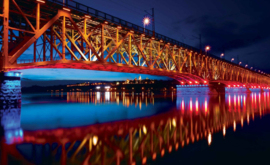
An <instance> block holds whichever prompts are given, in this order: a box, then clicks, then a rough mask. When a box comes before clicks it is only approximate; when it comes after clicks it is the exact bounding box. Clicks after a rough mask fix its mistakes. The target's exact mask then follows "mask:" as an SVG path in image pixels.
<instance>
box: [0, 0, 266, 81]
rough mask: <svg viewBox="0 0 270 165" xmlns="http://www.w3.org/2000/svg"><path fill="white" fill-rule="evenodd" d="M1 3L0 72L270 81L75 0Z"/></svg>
mask: <svg viewBox="0 0 270 165" xmlns="http://www.w3.org/2000/svg"><path fill="white" fill-rule="evenodd" d="M1 1H3V3H1V5H2V4H3V6H1V10H2V11H3V12H1V13H0V18H1V24H0V26H1V29H0V30H1V31H0V32H1V36H2V37H1V38H0V42H1V45H0V46H1V64H0V70H2V71H5V72H7V71H12V70H18V69H28V68H74V69H88V70H102V71H114V72H128V73H142V74H151V75H161V76H168V77H171V78H174V79H177V80H179V81H181V82H183V84H188V83H193V84H194V83H197V84H201V83H208V82H211V81H213V80H218V81H221V80H222V81H226V82H228V81H231V82H238V83H242V84H249V83H255V84H259V85H261V86H263V85H264V86H266V85H268V84H269V82H270V78H269V77H268V76H266V75H264V74H261V73H257V72H254V71H252V70H249V69H247V68H244V67H241V66H239V65H236V64H233V63H231V62H229V61H226V60H223V59H219V58H217V57H216V56H214V55H211V54H206V53H205V52H203V51H200V50H198V49H196V48H194V47H191V46H188V45H186V44H183V43H181V42H179V41H176V40H174V39H171V38H168V37H165V36H163V35H161V34H158V33H155V32H153V31H150V30H147V29H144V28H142V27H140V26H137V25H134V24H132V23H130V22H128V21H124V20H122V19H120V18H116V17H114V16H111V15H109V14H106V13H104V12H101V11H98V10H95V9H93V8H91V7H88V6H85V5H83V4H80V3H77V2H75V1H69V0H67V1H66V2H65V4H64V5H63V2H62V1H61V0H1ZM26 50H27V53H26ZM29 51H33V52H32V53H30V54H29Z"/></svg>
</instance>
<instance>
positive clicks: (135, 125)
mask: <svg viewBox="0 0 270 165" xmlns="http://www.w3.org/2000/svg"><path fill="white" fill-rule="evenodd" d="M240 96H241V99H240ZM68 97H69V98H70V100H73V101H76V100H77V101H78V102H89V100H93V102H96V101H95V100H96V99H98V98H97V97H96V96H93V95H91V94H90V93H87V92H86V93H80V92H77V93H68ZM118 97H120V102H122V104H124V105H126V103H125V102H130V103H132V102H133V103H135V102H136V101H135V100H136V99H139V100H140V101H142V102H147V101H146V99H148V100H151V99H152V100H153V99H154V98H152V97H145V99H143V98H142V96H136V97H132V96H125V97H121V96H117V97H113V95H112V97H111V99H110V101H111V102H117V98H118ZM138 97H139V98H138ZM223 97H224V96H223ZM118 99H119V98H118ZM195 99H196V100H197V101H194V99H193V102H192V101H191V102H190V100H189V98H188V99H187V100H186V99H181V98H177V101H179V103H180V104H179V106H177V109H178V110H173V111H169V112H166V113H162V114H159V115H155V116H151V117H146V118H140V119H134V120H126V121H117V122H113V123H103V124H95V125H90V126H85V127H75V128H66V129H61V128H60V129H54V130H38V131H25V132H24V135H23V138H24V139H23V142H22V141H20V142H16V143H15V144H11V145H7V144H5V143H3V144H2V145H3V146H2V147H4V149H3V150H2V151H3V152H2V153H1V157H2V163H3V164H4V163H6V162H7V159H5V158H6V157H7V156H9V157H15V158H16V159H19V160H20V161H22V162H23V163H24V164H36V162H35V160H36V159H35V157H38V155H35V154H34V153H35V152H37V153H42V154H43V155H44V156H45V157H43V158H42V161H43V162H45V161H49V162H47V164H95V165H98V164H101V165H103V164H116V165H119V164H130V165H134V164H145V163H146V162H147V161H149V160H151V159H152V160H155V159H156V158H158V157H162V156H163V155H164V154H165V153H166V154H167V153H170V152H172V151H173V150H178V149H179V148H180V147H183V146H185V145H188V144H190V143H193V142H195V141H198V140H201V139H207V138H209V134H210V135H212V134H214V133H215V132H221V131H223V135H224V136H225V134H226V130H227V129H228V128H230V127H233V129H234V131H235V130H236V125H237V124H239V125H240V123H241V126H242V127H243V126H244V123H247V124H249V121H250V120H251V119H253V120H254V117H255V116H260V117H262V116H264V115H265V114H268V113H269V108H270V104H269V93H264V94H260V93H257V95H256V93H253V94H251V95H245V94H244V95H243V96H242V95H240V94H239V95H229V96H227V98H226V101H225V99H224V98H223V99H220V98H219V97H215V96H213V97H210V98H209V102H208V101H201V100H200V99H199V100H198V98H195ZM201 99H202V100H204V99H205V100H207V96H204V97H201ZM102 100H103V101H106V99H105V98H103V99H102ZM127 100H129V101H127ZM144 100H145V101H144ZM220 100H223V101H221V102H219V101H220ZM103 101H102V102H103ZM149 102H150V104H153V103H151V101H149ZM205 102H206V103H205ZM18 114H20V113H18ZM7 115H8V114H7ZM10 115H11V116H12V115H14V114H12V113H11V114H10ZM10 119H13V118H10ZM10 138H13V137H10ZM208 142H209V139H208ZM20 143H23V144H22V145H24V146H25V145H28V146H30V147H31V146H32V150H33V151H35V152H33V155H32V156H30V157H29V156H25V155H26V154H24V150H20ZM210 143H211V141H210ZM41 146H42V147H41ZM46 148H47V149H46ZM48 148H49V150H48ZM4 161H6V162H4ZM50 161H53V162H50ZM6 164H7V163H6ZM45 164H46V163H45Z"/></svg>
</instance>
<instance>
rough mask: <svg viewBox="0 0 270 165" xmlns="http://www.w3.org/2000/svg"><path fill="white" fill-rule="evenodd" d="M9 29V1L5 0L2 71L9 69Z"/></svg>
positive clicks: (0, 68)
mask: <svg viewBox="0 0 270 165" xmlns="http://www.w3.org/2000/svg"><path fill="white" fill-rule="evenodd" d="M8 29H9V0H3V38H2V41H3V43H2V44H3V45H2V54H1V56H0V71H5V70H6V68H7V67H8Z"/></svg>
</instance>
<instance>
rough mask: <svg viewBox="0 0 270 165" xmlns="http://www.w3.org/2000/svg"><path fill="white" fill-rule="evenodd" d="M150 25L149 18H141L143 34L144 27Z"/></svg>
mask: <svg viewBox="0 0 270 165" xmlns="http://www.w3.org/2000/svg"><path fill="white" fill-rule="evenodd" d="M149 24H150V18H148V17H144V18H143V27H144V30H143V31H144V32H145V25H146V26H147V25H149Z"/></svg>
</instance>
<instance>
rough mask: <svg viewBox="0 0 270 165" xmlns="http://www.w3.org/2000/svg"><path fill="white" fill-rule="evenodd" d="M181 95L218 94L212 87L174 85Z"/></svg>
mask: <svg viewBox="0 0 270 165" xmlns="http://www.w3.org/2000/svg"><path fill="white" fill-rule="evenodd" d="M176 87H177V93H179V94H181V95H197V94H198V95H217V94H219V92H218V91H217V89H215V88H214V87H213V86H212V85H176Z"/></svg>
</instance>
